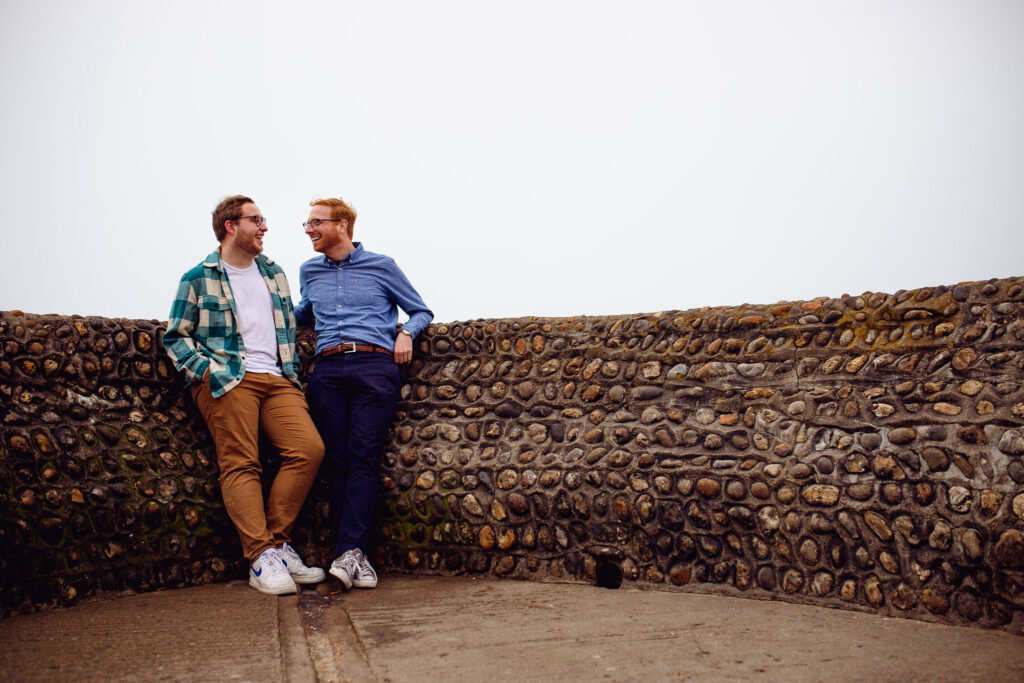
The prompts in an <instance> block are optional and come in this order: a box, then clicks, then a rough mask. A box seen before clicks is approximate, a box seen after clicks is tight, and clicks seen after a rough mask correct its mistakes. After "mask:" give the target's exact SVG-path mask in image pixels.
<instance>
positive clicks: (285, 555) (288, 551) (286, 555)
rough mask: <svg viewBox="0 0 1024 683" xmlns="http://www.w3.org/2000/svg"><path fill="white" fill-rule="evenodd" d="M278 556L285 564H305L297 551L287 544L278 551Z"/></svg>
mask: <svg viewBox="0 0 1024 683" xmlns="http://www.w3.org/2000/svg"><path fill="white" fill-rule="evenodd" d="M277 555H278V557H280V558H281V559H282V560H284V563H285V564H288V563H289V562H295V563H298V564H303V565H304V564H305V563H304V562H303V561H302V558H301V557H299V554H298V553H297V552H296V551H295V548H293V547H291V546H290V545H288V543H287V542H286V543H285V544H284V545H282V546H281V547H280V548H278V549H277Z"/></svg>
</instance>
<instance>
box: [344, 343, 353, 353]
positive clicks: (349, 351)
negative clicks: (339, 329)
mask: <svg viewBox="0 0 1024 683" xmlns="http://www.w3.org/2000/svg"><path fill="white" fill-rule="evenodd" d="M348 344H351V345H352V348H351V349H348V350H347V351H345V350H343V351H342V353H355V352H356V343H355V342H345V343H343V344H341V346H346V345H348Z"/></svg>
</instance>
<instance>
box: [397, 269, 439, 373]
mask: <svg viewBox="0 0 1024 683" xmlns="http://www.w3.org/2000/svg"><path fill="white" fill-rule="evenodd" d="M390 265H391V277H390V278H388V282H387V286H388V289H389V290H390V294H391V298H392V300H394V302H395V303H396V304H398V306H399V308H401V309H402V310H403V311H405V313H406V314H407V315H408V316H409V320H408V321H407V322H406V323H405V324H404V325H403V326H402V330H403V332H400V333H399V334H398V336H397V337H396V338H395V349H394V352H395V362H397V363H408V362H409V361H410V360H412V340H413V337H415V336H416V335H418V334H419V333H420V332H422V331H423V330H424V329H425V328H426V327H427V325H429V324H430V321H431V320H433V319H434V314H433V313H432V312H431V310H430V309H429V308H427V304H426V303H424V301H423V297H421V296H420V295H419V292H417V291H416V288H415V287H413V286H412V283H411V282H409V278H407V277H406V276H405V273H403V272H402V269H401V268H399V267H398V264H396V263H395V262H394V261H391V264H390ZM405 332H407V333H408V334H405Z"/></svg>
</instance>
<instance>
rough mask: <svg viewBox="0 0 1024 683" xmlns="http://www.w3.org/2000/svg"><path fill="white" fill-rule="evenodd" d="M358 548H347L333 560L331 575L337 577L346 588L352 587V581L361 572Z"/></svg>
mask: <svg viewBox="0 0 1024 683" xmlns="http://www.w3.org/2000/svg"><path fill="white" fill-rule="evenodd" d="M357 552H359V551H358V550H346V551H345V552H343V553H342V554H341V555H338V556H337V557H336V558H334V562H331V569H330V572H331V576H333V577H336V578H337V579H338V580H340V581H341V582H342V583H343V584H345V588H351V587H352V581H353V579H355V578H356V576H357V575H358V574H359V558H357V557H356V555H355V554H356V553H357Z"/></svg>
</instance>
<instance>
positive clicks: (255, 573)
mask: <svg viewBox="0 0 1024 683" xmlns="http://www.w3.org/2000/svg"><path fill="white" fill-rule="evenodd" d="M252 573H253V576H255V577H256V578H257V579H258V578H259V577H260V574H262V573H263V567H260V568H259V569H253V570H252Z"/></svg>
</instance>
